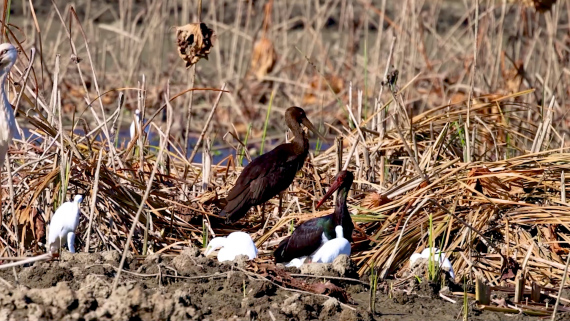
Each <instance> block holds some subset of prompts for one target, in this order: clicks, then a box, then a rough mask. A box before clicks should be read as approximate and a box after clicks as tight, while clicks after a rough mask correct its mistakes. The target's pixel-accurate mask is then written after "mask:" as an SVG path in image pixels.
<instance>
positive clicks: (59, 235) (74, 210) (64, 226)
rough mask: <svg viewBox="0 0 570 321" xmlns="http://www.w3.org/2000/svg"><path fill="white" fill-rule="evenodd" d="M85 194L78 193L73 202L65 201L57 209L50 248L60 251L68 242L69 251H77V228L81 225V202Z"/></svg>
mask: <svg viewBox="0 0 570 321" xmlns="http://www.w3.org/2000/svg"><path fill="white" fill-rule="evenodd" d="M82 200H83V196H81V195H76V196H75V198H74V199H73V202H65V203H63V204H61V206H60V207H59V208H58V209H57V210H56V211H55V214H54V215H53V217H52V218H51V222H50V225H49V234H48V237H49V238H48V239H49V241H48V244H47V245H48V249H49V251H50V252H51V253H55V252H58V251H59V249H60V248H61V247H62V246H63V245H65V244H66V243H67V245H68V247H69V252H71V253H75V246H74V243H75V230H76V229H77V226H78V225H79V204H80V203H81V201H82Z"/></svg>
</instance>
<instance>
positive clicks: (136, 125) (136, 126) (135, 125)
mask: <svg viewBox="0 0 570 321" xmlns="http://www.w3.org/2000/svg"><path fill="white" fill-rule="evenodd" d="M143 122H144V121H142V120H141V112H140V110H138V109H136V110H135V119H133V122H132V123H131V128H130V134H131V140H133V139H134V138H135V135H136V134H137V133H138V132H139V131H140V128H141V126H142V123H143ZM144 132H145V133H146V134H148V126H146V127H145V129H144Z"/></svg>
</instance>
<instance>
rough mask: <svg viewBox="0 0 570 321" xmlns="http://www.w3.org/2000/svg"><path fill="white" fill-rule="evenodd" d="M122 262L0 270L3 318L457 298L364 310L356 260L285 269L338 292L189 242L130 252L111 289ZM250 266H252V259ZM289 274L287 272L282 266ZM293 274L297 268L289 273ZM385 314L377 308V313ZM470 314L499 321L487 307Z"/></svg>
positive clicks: (268, 313)
mask: <svg viewBox="0 0 570 321" xmlns="http://www.w3.org/2000/svg"><path fill="white" fill-rule="evenodd" d="M119 261H120V254H119V253H118V252H115V251H109V252H102V253H94V254H93V253H89V254H87V253H77V254H74V255H71V254H69V253H63V254H62V256H61V260H60V261H52V262H39V263H36V264H35V265H33V266H30V267H21V268H18V269H17V280H16V278H15V277H14V273H13V272H12V270H1V271H0V277H1V278H3V279H4V280H6V281H7V283H9V284H11V287H10V286H8V285H7V284H6V286H4V287H3V289H2V290H1V291H0V319H2V320H24V319H27V320H347V321H350V320H380V319H381V320H415V319H417V318H418V317H421V318H422V319H424V320H439V319H441V318H443V319H450V318H455V317H456V316H457V315H458V313H460V311H461V308H462V305H461V303H458V304H451V303H445V302H444V301H441V300H439V299H438V298H429V297H419V296H417V295H413V294H410V295H406V298H405V299H402V298H400V297H398V298H396V297H390V296H387V295H379V296H378V299H377V303H376V306H377V309H378V310H379V312H380V313H377V314H376V315H372V314H371V313H369V312H368V306H369V290H368V286H367V285H365V284H363V283H362V282H361V281H358V280H350V279H348V277H349V276H351V275H352V274H354V269H353V267H354V263H353V262H352V261H351V260H350V259H348V258H347V257H339V258H338V259H337V261H335V263H333V264H328V265H319V264H315V265H312V266H304V267H303V269H302V270H301V271H300V270H297V269H294V268H293V269H287V271H289V272H293V273H301V272H303V273H306V274H313V276H297V278H301V279H302V280H303V282H307V283H325V282H331V283H333V284H335V285H336V286H339V287H341V288H342V289H344V290H345V291H346V292H347V293H348V294H349V296H350V300H349V302H348V303H347V304H344V303H342V302H341V301H339V299H337V298H332V297H331V298H327V297H324V296H320V295H315V294H310V293H306V292H299V291H295V290H286V289H283V288H282V287H281V286H279V285H278V284H276V283H274V282H269V281H268V280H266V279H264V278H260V277H259V276H258V275H257V274H255V273H254V272H250V271H249V270H248V269H246V267H247V266H248V263H247V262H245V261H243V260H241V261H240V260H238V262H235V263H230V264H228V263H219V262H217V261H216V260H215V259H210V258H206V257H203V256H201V254H200V251H199V250H198V249H197V248H188V249H186V250H184V251H183V252H182V253H181V254H180V255H178V256H174V257H172V256H169V257H166V256H161V255H151V256H148V257H147V258H146V259H145V260H136V259H133V258H132V257H131V258H128V259H127V265H126V268H125V270H124V272H123V273H122V274H121V280H120V282H119V285H118V287H117V289H116V291H114V292H113V291H112V284H113V281H114V278H115V275H116V272H117V266H118V263H119ZM250 268H251V265H250ZM283 273H286V272H283ZM294 275H295V274H294ZM381 314H382V315H381ZM470 315H471V317H470V320H478V318H479V317H480V320H493V319H495V320H499V319H501V316H502V315H495V314H492V313H488V312H485V314H482V315H481V316H477V313H476V312H471V313H470Z"/></svg>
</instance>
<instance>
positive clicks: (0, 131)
mask: <svg viewBox="0 0 570 321" xmlns="http://www.w3.org/2000/svg"><path fill="white" fill-rule="evenodd" d="M17 58H18V50H17V49H16V47H14V46H13V45H12V44H9V43H3V44H0V96H2V97H1V98H0V168H2V165H4V160H5V159H6V153H7V152H8V146H9V145H10V143H12V138H13V137H14V134H15V133H16V132H17V131H18V127H17V125H16V118H15V117H14V111H13V110H12V105H10V102H9V101H8V97H7V95H6V90H5V83H6V79H7V78H8V74H9V73H10V69H11V68H12V66H14V64H15V63H16V59H17Z"/></svg>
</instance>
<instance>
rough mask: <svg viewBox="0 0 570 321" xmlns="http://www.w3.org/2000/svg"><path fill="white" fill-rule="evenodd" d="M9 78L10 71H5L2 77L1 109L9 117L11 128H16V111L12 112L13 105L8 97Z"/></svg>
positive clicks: (0, 84)
mask: <svg viewBox="0 0 570 321" xmlns="http://www.w3.org/2000/svg"><path fill="white" fill-rule="evenodd" d="M7 78H8V70H3V73H2V75H1V76H0V86H1V87H0V95H1V96H2V98H1V99H2V101H1V103H0V105H1V106H0V107H1V108H2V111H3V112H4V114H5V115H6V116H7V117H8V123H9V124H10V126H14V125H15V124H16V122H15V120H14V111H13V110H12V105H10V102H9V101H8V95H7V93H6V79H7Z"/></svg>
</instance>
